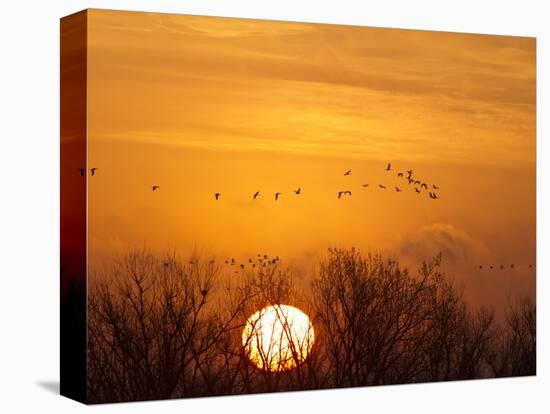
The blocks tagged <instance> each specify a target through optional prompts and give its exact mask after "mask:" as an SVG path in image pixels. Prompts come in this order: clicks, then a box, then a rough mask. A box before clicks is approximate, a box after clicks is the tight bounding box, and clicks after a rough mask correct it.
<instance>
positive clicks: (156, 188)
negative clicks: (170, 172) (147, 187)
mask: <svg viewBox="0 0 550 414" xmlns="http://www.w3.org/2000/svg"><path fill="white" fill-rule="evenodd" d="M159 188H160V186H158V185H153V186H151V189H152V190H153V191H157V190H158V189H159Z"/></svg>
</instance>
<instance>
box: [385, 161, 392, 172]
mask: <svg viewBox="0 0 550 414" xmlns="http://www.w3.org/2000/svg"><path fill="white" fill-rule="evenodd" d="M386 171H391V164H390V163H389V162H388V166H387V167H386Z"/></svg>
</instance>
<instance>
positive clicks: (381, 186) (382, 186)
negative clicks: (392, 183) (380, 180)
mask: <svg viewBox="0 0 550 414" xmlns="http://www.w3.org/2000/svg"><path fill="white" fill-rule="evenodd" d="M378 187H380V188H382V189H383V190H385V189H386V186H385V185H382V184H378Z"/></svg>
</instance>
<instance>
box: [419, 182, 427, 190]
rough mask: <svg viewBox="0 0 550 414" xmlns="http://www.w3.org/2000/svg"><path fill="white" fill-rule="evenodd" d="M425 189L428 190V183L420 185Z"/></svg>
mask: <svg viewBox="0 0 550 414" xmlns="http://www.w3.org/2000/svg"><path fill="white" fill-rule="evenodd" d="M422 187H424V188H425V189H426V190H427V189H428V184H426V183H422V184H420V188H422Z"/></svg>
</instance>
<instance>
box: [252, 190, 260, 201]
mask: <svg viewBox="0 0 550 414" xmlns="http://www.w3.org/2000/svg"><path fill="white" fill-rule="evenodd" d="M259 195H260V192H259V191H256V192H255V193H254V197H253V199H254V200H256V197H258V196H259Z"/></svg>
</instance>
